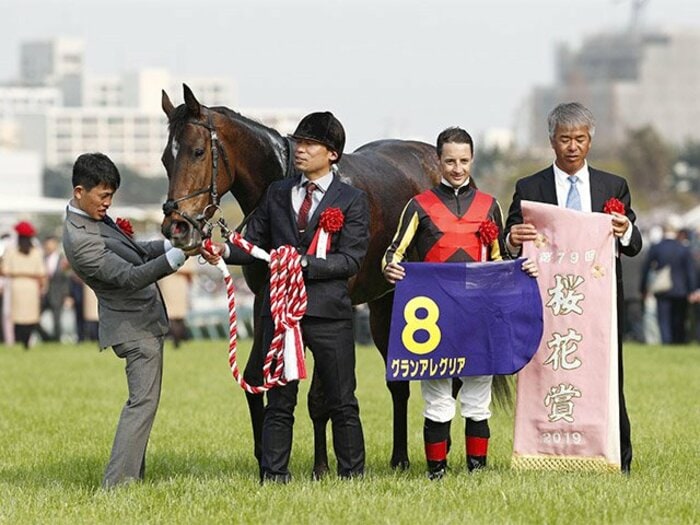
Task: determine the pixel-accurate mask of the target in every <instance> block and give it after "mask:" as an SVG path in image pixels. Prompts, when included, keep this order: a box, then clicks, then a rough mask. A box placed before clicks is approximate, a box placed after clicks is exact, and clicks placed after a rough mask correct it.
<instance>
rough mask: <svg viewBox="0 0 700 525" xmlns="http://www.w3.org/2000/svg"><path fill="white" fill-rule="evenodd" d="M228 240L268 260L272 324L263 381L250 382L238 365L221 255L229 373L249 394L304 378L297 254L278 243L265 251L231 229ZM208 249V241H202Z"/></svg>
mask: <svg viewBox="0 0 700 525" xmlns="http://www.w3.org/2000/svg"><path fill="white" fill-rule="evenodd" d="M229 240H230V241H231V243H232V244H234V245H236V246H238V247H239V248H241V249H243V250H244V251H246V252H248V253H249V254H251V255H252V256H253V257H255V258H257V259H262V260H264V261H267V262H269V263H270V310H271V313H272V319H273V322H274V326H275V332H274V335H273V337H272V343H271V344H270V348H269V350H268V352H267V354H266V355H265V359H264V361H263V384H262V385H260V386H256V385H250V384H249V383H248V382H247V381H246V380H245V379H244V378H243V375H242V374H241V373H240V371H239V369H238V359H237V340H238V319H237V316H236V298H235V288H234V285H233V279H232V278H231V274H230V273H229V271H228V267H227V266H226V263H225V262H224V261H223V259H219V263H218V264H217V268H219V270H220V271H221V273H222V274H223V276H224V282H225V283H226V295H227V297H228V309H229V355H228V362H229V365H230V367H231V373H232V374H233V377H234V378H235V380H236V381H237V382H238V384H239V385H241V387H242V388H243V389H244V390H245V391H246V392H249V393H251V394H260V393H262V392H267V391H268V390H269V389H270V388H273V387H275V386H278V385H279V386H283V385H285V384H287V382H288V381H292V380H296V379H304V378H305V377H306V367H305V364H304V342H303V340H302V337H301V326H300V324H299V322H300V321H301V319H302V317H304V313H306V305H307V297H306V287H305V286H304V278H303V276H302V271H301V256H300V255H299V253H298V252H297V250H296V249H295V248H293V247H292V246H281V247H280V248H278V249H276V250H272V251H271V252H270V253H269V254H268V253H267V252H266V251H265V250H263V249H261V248H259V247H257V246H254V245H253V244H251V243H249V242H248V241H246V240H245V239H244V238H243V237H242V236H241V234H240V233H238V232H234V233H233V234H231V236H230V238H229ZM205 247H206V248H207V249H209V247H210V245H207V244H205Z"/></svg>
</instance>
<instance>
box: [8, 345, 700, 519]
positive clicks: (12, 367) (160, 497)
mask: <svg viewBox="0 0 700 525" xmlns="http://www.w3.org/2000/svg"><path fill="white" fill-rule="evenodd" d="M244 346H245V345H244ZM242 351H243V352H244V351H245V349H242ZM625 360H626V384H627V388H626V393H627V400H628V406H629V412H630V417H631V420H632V431H633V435H632V439H633V443H634V447H635V460H634V463H633V466H632V467H633V472H632V475H631V476H630V477H629V478H626V477H623V476H621V475H617V474H592V473H554V472H527V473H516V472H513V471H511V470H510V467H509V464H510V453H511V448H512V433H513V424H512V419H513V416H512V413H510V412H508V411H506V410H504V409H496V413H495V415H494V417H493V418H492V421H491V429H492V440H491V448H490V457H489V462H490V466H489V469H488V470H486V471H484V472H482V473H478V474H476V475H468V474H467V473H466V472H465V465H464V458H463V457H462V450H463V449H462V447H461V443H462V439H463V438H462V437H461V436H462V433H463V423H461V422H459V423H458V424H455V425H453V438H454V440H455V443H460V446H455V447H454V450H453V452H452V454H451V458H450V465H451V471H450V472H449V475H448V477H447V478H446V479H444V480H443V481H442V482H439V483H434V482H429V481H428V480H427V479H426V477H425V474H424V469H425V466H424V460H423V452H422V447H423V444H422V420H421V400H420V391H419V388H418V385H417V384H414V385H413V388H412V398H411V403H410V418H411V419H410V429H409V436H410V438H409V440H410V443H409V446H410V453H411V459H412V461H413V464H412V466H411V469H410V470H409V471H408V472H404V473H395V472H393V471H392V470H391V469H390V468H389V454H390V447H391V419H390V418H391V411H390V397H389V394H388V391H387V390H386V388H385V386H384V382H383V369H382V362H381V359H380V357H379V355H378V353H377V352H376V351H375V350H374V349H373V348H367V347H362V348H359V349H358V381H359V388H358V397H359V399H360V408H361V416H362V421H363V424H364V429H365V439H366V443H367V476H366V477H365V478H364V479H363V480H355V481H351V482H343V481H340V480H337V479H336V478H335V476H334V475H333V476H331V477H330V478H329V479H326V480H324V481H322V482H319V483H314V482H312V481H310V479H309V474H310V470H311V466H312V452H313V451H312V433H311V423H310V421H309V419H308V415H307V412H306V403H305V398H306V395H305V393H306V388H307V387H308V382H304V388H303V390H302V394H301V395H300V403H299V406H298V408H297V423H296V426H295V431H296V433H295V440H294V449H293V455H292V464H291V469H292V473H293V475H294V480H293V482H292V483H291V484H289V485H287V486H269V485H265V486H260V485H259V484H258V479H257V465H256V463H255V460H254V458H253V454H252V440H251V436H250V431H249V422H248V415H247V408H246V404H245V399H244V395H243V391H242V390H241V389H240V388H239V387H238V385H236V384H235V382H234V380H233V378H232V377H231V374H230V373H229V371H228V366H227V344H226V342H224V341H220V342H193V343H189V344H187V345H185V346H184V347H183V348H182V349H180V350H177V351H176V350H174V349H173V348H172V347H171V346H168V347H167V348H166V359H165V376H164V385H163V397H162V401H161V405H160V410H159V413H158V417H157V419H156V423H155V426H154V429H153V433H152V435H151V441H150V446H149V449H148V456H147V481H146V482H145V483H142V484H136V485H131V486H128V487H123V488H119V489H117V490H114V491H109V492H105V491H103V490H101V489H99V484H100V481H101V477H102V472H103V469H104V466H105V463H106V461H107V458H108V455H109V451H110V447H111V442H112V438H113V433H114V429H115V426H116V423H117V418H118V416H119V411H120V409H121V406H122V404H123V402H124V400H125V398H126V385H125V380H124V374H123V370H122V366H123V364H122V361H121V360H119V359H117V358H116V357H115V356H114V354H113V353H112V352H111V351H107V352H103V353H98V352H97V350H96V348H95V347H94V346H92V345H83V346H58V345H43V346H39V347H36V348H34V349H32V350H31V351H29V352H24V351H23V350H21V349H20V348H18V347H14V348H8V347H3V346H0V523H13V524H14V523H22V524H24V523H112V524H116V523H261V522H263V521H267V520H270V521H272V522H275V523H278V522H287V523H315V524H321V523H330V522H333V523H436V524H437V523H462V522H464V523H467V522H470V523H479V524H498V523H567V524H574V523H585V524H596V523H634V524H641V523H673V524H675V523H700V505H699V504H698V494H697V492H698V486H699V481H700V476H699V475H698V471H699V470H700V409H699V408H698V407H699V406H700V401H699V400H700V386H699V380H698V377H699V376H700V347H698V346H697V345H696V346H690V347H683V348H671V347H668V348H661V347H653V346H652V347H645V346H638V345H637V346H636V345H627V346H626V354H625Z"/></svg>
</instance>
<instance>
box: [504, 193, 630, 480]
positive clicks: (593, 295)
mask: <svg viewBox="0 0 700 525" xmlns="http://www.w3.org/2000/svg"><path fill="white" fill-rule="evenodd" d="M522 210H523V219H524V222H526V223H531V224H534V225H535V227H536V228H537V231H538V237H537V240H535V241H534V242H529V243H526V244H525V246H524V247H523V256H524V257H528V258H530V259H533V260H536V261H537V264H538V267H539V274H540V275H539V277H538V278H537V281H538V284H539V287H540V293H541V295H542V307H543V317H544V334H543V336H542V341H541V342H540V347H539V349H538V350H537V353H536V354H535V357H534V358H533V359H532V361H530V363H528V364H527V365H526V366H525V368H523V370H522V371H521V372H520V373H519V374H518V381H517V401H516V407H515V437H514V440H513V461H512V466H513V468H516V469H546V470H559V469H562V470H616V471H618V472H619V470H620V439H619V409H618V395H617V391H618V388H617V292H616V286H615V251H614V248H615V240H614V237H613V235H612V227H611V223H610V216H609V215H606V214H602V213H583V212H579V211H573V210H567V209H564V208H559V207H557V206H553V205H551V204H542V203H535V202H527V201H523V202H522Z"/></svg>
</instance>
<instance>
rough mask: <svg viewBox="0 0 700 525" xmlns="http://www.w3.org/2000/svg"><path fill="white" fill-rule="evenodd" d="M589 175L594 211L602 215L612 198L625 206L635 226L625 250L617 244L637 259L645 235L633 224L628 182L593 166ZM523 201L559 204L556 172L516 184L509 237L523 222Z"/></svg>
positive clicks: (634, 217) (546, 171) (618, 268)
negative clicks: (607, 202)
mask: <svg viewBox="0 0 700 525" xmlns="http://www.w3.org/2000/svg"><path fill="white" fill-rule="evenodd" d="M588 171H589V173H590V177H591V178H590V186H591V210H592V211H597V212H602V211H603V207H604V206H605V202H606V201H607V200H608V199H610V198H612V197H615V198H616V199H619V200H620V201H621V202H622V204H624V205H625V215H627V218H628V219H629V220H630V222H631V223H632V238H631V239H630V243H629V245H628V246H622V245H621V244H620V242H619V241H618V247H619V249H620V253H624V254H625V255H627V256H629V257H633V256H635V255H637V254H638V253H639V251H640V250H641V249H642V235H641V233H640V232H639V228H637V226H635V224H634V223H635V221H636V220H637V216H636V215H635V213H634V211H633V210H632V205H631V196H630V190H629V187H628V186H627V181H626V180H625V179H623V178H622V177H619V176H617V175H613V174H612V173H606V172H605V171H600V170H597V169H594V168H591V167H590V166H589V167H588ZM523 200H527V201H535V202H544V203H547V204H558V202H557V190H556V186H555V182H554V168H553V167H552V166H549V167H548V168H546V169H544V170H542V171H540V172H538V173H535V174H534V175H530V176H529V177H525V178H523V179H520V180H519V181H518V182H517V183H516V184H515V194H514V195H513V202H512V203H511V205H510V209H509V210H508V220H507V221H506V234H508V233H509V232H510V228H511V227H512V226H513V224H521V223H522V222H523V212H522V210H521V208H520V201H523ZM616 267H617V277H618V280H619V279H621V271H620V262H619V259H618V261H617V265H616Z"/></svg>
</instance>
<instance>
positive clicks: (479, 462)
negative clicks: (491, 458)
mask: <svg viewBox="0 0 700 525" xmlns="http://www.w3.org/2000/svg"><path fill="white" fill-rule="evenodd" d="M483 468H486V456H467V469H468V470H469V472H473V471H475V470H480V469H483Z"/></svg>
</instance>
